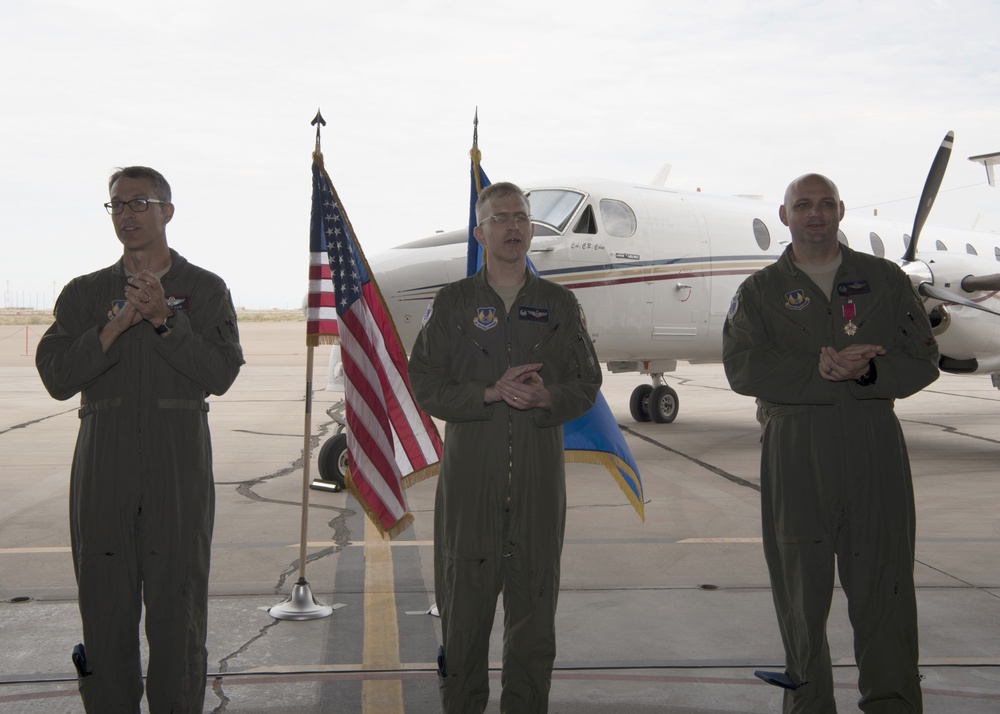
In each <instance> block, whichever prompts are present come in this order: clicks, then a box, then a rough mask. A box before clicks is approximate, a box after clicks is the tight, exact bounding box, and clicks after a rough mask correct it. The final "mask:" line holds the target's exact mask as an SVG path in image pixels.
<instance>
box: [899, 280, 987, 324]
mask: <svg viewBox="0 0 1000 714" xmlns="http://www.w3.org/2000/svg"><path fill="white" fill-rule="evenodd" d="M917 292H918V293H920V294H921V295H923V296H924V297H929V298H934V299H935V300H940V301H942V302H950V303H955V304H956V305H965V306H966V307H972V308H975V309H976V310H982V311H983V312H988V313H990V314H991V315H997V316H998V317H1000V312H997V311H996V310H991V309H990V308H988V307H985V306H983V305H980V304H979V303H978V302H973V301H972V300H970V299H969V298H965V297H962V296H961V295H957V294H956V293H953V292H949V291H947V290H942V289H941V288H936V287H934V286H933V285H931V284H930V283H921V284H920V285H919V286H918V287H917Z"/></svg>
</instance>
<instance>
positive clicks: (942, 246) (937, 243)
mask: <svg viewBox="0 0 1000 714" xmlns="http://www.w3.org/2000/svg"><path fill="white" fill-rule="evenodd" d="M934 245H935V246H937V249H938V250H948V246H946V245H945V244H944V241H940V240H936V241H934Z"/></svg>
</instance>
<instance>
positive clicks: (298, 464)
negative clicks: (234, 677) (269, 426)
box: [212, 421, 357, 714]
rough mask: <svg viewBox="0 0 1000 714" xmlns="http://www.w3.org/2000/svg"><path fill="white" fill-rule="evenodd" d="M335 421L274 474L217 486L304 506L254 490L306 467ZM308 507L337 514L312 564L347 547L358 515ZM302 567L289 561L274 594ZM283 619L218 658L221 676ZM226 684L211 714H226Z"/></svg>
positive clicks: (220, 681) (217, 684)
mask: <svg viewBox="0 0 1000 714" xmlns="http://www.w3.org/2000/svg"><path fill="white" fill-rule="evenodd" d="M333 423H334V422H333V421H330V422H326V423H320V424H318V425H317V430H318V434H317V435H316V436H312V437H310V440H309V454H308V455H306V454H303V455H300V456H299V458H297V459H296V460H295V461H293V462H292V463H291V464H290V465H288V466H286V467H284V468H281V469H278V470H277V471H274V472H272V473H269V474H265V475H263V476H258V477H256V478H252V479H248V480H246V481H230V482H217V483H216V486H226V485H229V486H232V485H235V486H236V492H237V493H238V494H239V495H241V496H243V497H244V498H247V499H249V500H251V501H257V502H260V503H273V504H278V505H285V506H297V507H298V508H301V507H302V502H301V501H289V500H284V499H278V498H268V497H266V496H262V495H260V494H259V493H257V492H256V491H255V489H256V488H257V487H258V486H260V485H261V484H266V483H267V482H269V481H272V480H274V479H276V478H280V477H282V476H287V475H288V474H290V473H293V472H296V471H301V470H302V468H303V466H304V459H305V458H306V457H308V458H312V454H313V451H314V450H315V449H316V447H317V446H319V444H320V442H321V440H322V438H323V437H324V436H325V435H326V434H328V433H329V431H330V427H331V426H332V424H333ZM276 436H288V435H287V434H277V435H276ZM309 508H310V509H313V508H315V509H317V510H320V509H322V510H328V511H333V512H334V513H335V514H336V515H334V517H333V518H331V519H330V520H329V521H327V523H326V525H327V527H328V528H329V529H330V531H331V532H332V537H331V538H330V540H332V541H333V543H334V545H332V546H330V547H328V548H323V549H322V550H320V551H317V552H315V553H310V554H308V555H307V556H306V563H312V562H314V561H317V560H321V559H323V558H326V557H328V556H330V555H333V554H335V553H339V552H340V551H342V550H343V549H344V548H345V547H347V545H348V544H349V543H350V537H351V531H350V529H349V528H348V527H347V519H348V518H350V517H351V516H354V515H356V514H357V511H356V510H354V509H351V508H338V507H336V506H330V505H327V504H316V503H311V502H310V504H309ZM300 566H301V563H300V560H299V558H298V557H296V558H295V559H294V560H293V561H291V562H290V563H289V564H288V567H286V568H285V569H284V570H283V571H282V572H281V573H279V574H278V580H277V583H276V584H275V585H274V594H276V595H277V594H280V592H281V589H282V588H283V587H284V585H285V582H286V581H287V580H288V578H289V576H292V575H294V574H296V573H298V572H300ZM280 622H281V621H280V620H277V619H276V620H274V621H273V622H270V623H268V624H267V625H265V626H264V627H262V628H261V629H260V630H259V631H258V632H257V634H256V635H254V636H253V637H251V638H250V639H249V640H247V641H246V642H245V643H243V644H242V645H241V646H240V647H239V648H237V649H236V650H235V651H234V652H231V653H230V654H228V655H226V656H225V657H223V658H221V659H220V660H219V670H218V671H219V674H220V675H222V674H225V673H226V672H228V671H229V661H230V660H232V659H234V658H236V657H239V656H240V655H242V654H244V653H246V652H247V651H248V650H249V649H250V648H251V647H252V646H253V645H254V644H255V643H257V642H258V641H259V640H261V639H262V638H264V637H266V636H267V634H268V632H269V631H270V630H271V628H273V627H275V626H276V625H278V624H279V623H280ZM224 685H225V682H224V677H223V676H217V677H215V678H214V679H213V681H212V693H213V694H214V695H215V696H216V697H217V698H218V700H219V704H218V706H216V708H215V709H213V710H212V714H224V712H226V711H228V707H229V702H230V699H229V696H228V695H227V694H226V692H225V686H224Z"/></svg>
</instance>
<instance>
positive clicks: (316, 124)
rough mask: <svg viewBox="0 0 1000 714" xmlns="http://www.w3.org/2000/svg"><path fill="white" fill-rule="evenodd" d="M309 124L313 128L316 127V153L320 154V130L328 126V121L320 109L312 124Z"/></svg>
mask: <svg viewBox="0 0 1000 714" xmlns="http://www.w3.org/2000/svg"><path fill="white" fill-rule="evenodd" d="M309 123H310V125H311V126H314V127H316V151H317V153H318V152H319V151H320V148H319V128H320V126H326V119H324V118H323V114H322V113H321V112H320V110H319V109H317V110H316V117H315V118H314V119H313V120H312V121H311V122H309Z"/></svg>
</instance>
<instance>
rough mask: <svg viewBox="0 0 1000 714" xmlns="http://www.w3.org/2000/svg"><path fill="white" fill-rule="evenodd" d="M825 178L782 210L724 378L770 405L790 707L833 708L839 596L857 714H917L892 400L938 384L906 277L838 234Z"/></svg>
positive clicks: (907, 522) (767, 461)
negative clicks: (782, 229)
mask: <svg viewBox="0 0 1000 714" xmlns="http://www.w3.org/2000/svg"><path fill="white" fill-rule="evenodd" d="M843 216H844V204H843V202H842V201H841V200H840V195H839V192H838V191H837V187H836V186H835V185H834V184H833V182H832V181H830V180H829V179H827V178H826V177H824V176H819V175H816V174H809V175H806V176H801V177H799V178H797V179H796V180H795V181H793V182H792V183H791V184H790V185H789V186H788V189H787V191H786V192H785V201H784V204H783V205H782V206H781V208H780V209H779V217H780V218H781V222H782V223H784V224H785V225H786V226H788V228H789V230H790V232H791V236H792V243H791V245H790V246H789V247H788V248H787V249H786V250H785V252H784V253H783V254H782V256H781V257H780V258H779V259H778V261H777V262H776V263H774V264H773V265H770V266H768V267H766V268H764V269H763V270H761V271H760V272H758V273H756V274H754V275H751V276H750V277H749V278H747V279H746V281H745V282H744V283H743V284H742V285H741V286H740V288H739V291H738V292H737V293H736V296H735V297H734V298H733V303H732V306H731V308H730V311H729V318H728V321H727V323H726V325H725V327H724V331H723V359H724V362H725V369H726V376H727V377H728V378H729V383H730V384H731V385H732V388H733V389H734V390H735V391H737V392H739V393H740V394H747V395H751V396H755V397H757V398H758V402H759V404H760V407H761V409H762V411H763V415H762V420H763V421H764V423H765V425H764V433H763V439H762V454H761V515H762V526H763V537H764V553H765V557H766V560H767V565H768V571H769V573H770V579H771V587H772V592H773V596H774V605H775V609H776V611H777V615H778V623H779V627H780V630H781V637H782V641H783V642H784V647H785V668H786V670H785V677H784V679H785V681H784V686H786V687H787V688H786V690H785V694H784V711H785V712H786V714H790V713H793V712H795V713H799V712H801V713H802V714H805V713H808V714H827V713H828V712H836V704H835V702H834V697H833V675H832V670H831V661H830V649H829V645H828V642H827V638H826V623H827V617H828V615H829V611H830V602H831V598H832V592H833V585H834V568H835V563H836V570H837V571H838V573H839V575H840V583H841V585H842V586H843V588H844V593H845V594H846V596H847V600H848V605H849V612H850V618H851V625H852V626H853V628H854V654H855V658H856V660H857V663H858V669H859V681H858V686H859V689H860V691H861V699H860V700H859V703H858V705H859V707H860V708H861V710H862V711H865V712H881V713H886V714H888V713H890V712H892V713H895V712H921V711H922V704H921V694H920V675H919V673H918V670H917V659H918V645H917V609H916V595H915V591H914V584H913V559H914V503H913V486H912V481H911V477H910V465H909V457H908V456H907V452H906V444H905V442H904V440H903V433H902V431H901V429H900V426H899V423H898V421H897V420H896V416H895V413H894V411H893V401H894V400H895V399H898V398H902V397H907V396H909V395H911V394H913V393H915V392H917V391H919V390H920V389H922V388H923V387H926V386H927V385H928V384H930V383H931V382H933V381H934V380H935V379H936V378H937V376H938V369H937V357H938V353H937V346H936V343H935V341H934V338H933V336H932V335H931V328H930V324H929V322H928V320H927V316H926V313H925V312H924V309H923V306H922V305H921V303H920V300H919V298H918V297H917V295H916V293H915V291H914V290H913V287H912V284H911V283H910V280H909V278H908V277H907V276H906V274H905V273H903V271H902V270H900V268H899V267H898V266H896V265H895V264H894V263H891V262H889V261H888V260H884V259H882V258H875V257H872V256H869V255H865V254H862V253H857V252H855V251H853V250H851V249H850V248H848V247H847V246H846V245H841V244H840V243H839V241H838V229H839V225H840V220H841V219H842V218H843Z"/></svg>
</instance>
